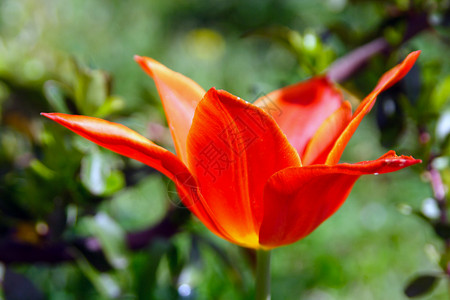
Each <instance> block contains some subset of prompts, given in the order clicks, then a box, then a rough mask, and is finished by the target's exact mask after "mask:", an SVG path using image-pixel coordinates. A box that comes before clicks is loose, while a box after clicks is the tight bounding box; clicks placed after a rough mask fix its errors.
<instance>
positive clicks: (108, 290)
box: [76, 253, 121, 299]
mask: <svg viewBox="0 0 450 300" xmlns="http://www.w3.org/2000/svg"><path fill="white" fill-rule="evenodd" d="M77 257H78V258H77V260H76V262H77V264H78V267H79V268H80V270H81V271H82V272H83V273H84V275H85V276H86V277H87V278H88V279H89V281H91V283H92V284H93V285H94V287H95V289H96V290H97V291H98V292H99V293H100V294H101V295H103V296H104V297H105V298H107V299H114V298H117V297H118V296H119V295H120V294H121V288H120V286H119V283H118V282H117V281H116V280H115V278H114V277H112V276H111V275H110V274H108V273H101V272H99V271H97V270H96V269H95V268H94V267H93V266H92V265H91V264H90V263H89V262H88V261H87V260H86V258H85V257H84V256H83V255H82V254H81V253H78V255H77Z"/></svg>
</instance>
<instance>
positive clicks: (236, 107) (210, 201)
mask: <svg viewBox="0 0 450 300" xmlns="http://www.w3.org/2000/svg"><path fill="white" fill-rule="evenodd" d="M418 56H419V51H416V52H413V53H411V54H409V55H408V56H407V57H406V59H405V60H404V61H403V62H402V63H400V64H399V65H397V66H395V67H394V68H393V69H391V70H390V71H388V72H387V73H385V74H384V75H383V76H382V77H381V79H380V80H379V82H378V84H377V86H376V87H375V89H374V90H373V91H372V92H371V93H370V94H369V95H368V96H367V97H366V98H365V99H364V100H363V101H362V102H361V104H360V105H359V107H358V108H357V109H356V111H355V112H354V113H353V114H352V110H351V106H350V103H349V102H348V101H344V99H343V96H342V94H341V92H340V91H339V90H338V89H337V88H336V87H335V86H334V85H333V83H331V82H330V80H329V79H327V77H326V76H321V77H314V78H311V79H309V80H307V81H305V82H300V83H298V84H294V85H291V86H288V87H285V88H282V89H280V90H277V91H274V92H272V93H269V94H268V95H266V96H264V97H261V98H260V99H258V100H256V102H255V103H253V104H251V103H248V102H246V101H244V100H242V99H241V98H239V97H236V96H234V95H232V94H230V93H228V92H226V91H223V90H216V89H215V88H211V89H210V90H208V91H207V92H205V91H204V90H203V89H202V88H201V87H200V86H199V85H198V84H197V83H195V82H194V81H192V80H191V79H189V78H187V77H185V76H183V75H181V74H179V73H176V72H174V71H172V70H170V69H168V68H167V67H165V66H164V65H162V64H160V63H159V62H157V61H155V60H153V59H151V58H147V57H139V56H136V57H135V59H136V61H137V62H138V63H139V64H140V65H141V67H142V68H143V69H144V70H145V71H146V72H147V73H148V74H149V75H150V76H151V77H152V78H153V80H154V81H155V83H156V87H157V89H158V92H159V95H160V97H161V100H162V104H163V106H164V110H165V113H166V117H167V121H168V125H169V128H170V130H171V133H172V138H173V141H174V145H175V150H176V155H175V154H173V153H171V152H170V151H168V150H166V149H164V148H162V147H160V146H158V145H156V144H154V143H152V142H151V141H149V140H147V139H146V138H144V137H143V136H141V135H139V134H138V133H136V132H134V131H132V130H130V129H128V128H126V127H125V126H123V125H120V124H116V123H111V122H108V121H105V120H101V119H96V118H92V117H87V116H77V115H67V114H60V113H43V115H44V116H46V117H48V118H50V119H52V120H54V121H56V122H58V123H59V124H61V125H63V126H65V127H67V128H68V129H70V130H72V131H74V132H75V133H77V134H79V135H81V136H83V137H85V138H87V139H89V140H91V141H93V142H94V143H96V144H98V145H100V146H103V147H105V148H107V149H110V150H112V151H114V152H117V153H119V154H121V155H124V156H127V157H130V158H133V159H136V160H138V161H140V162H142V163H144V164H147V165H149V166H150V167H152V168H155V169H157V170H159V171H160V172H161V173H163V174H165V175H166V176H168V177H169V178H170V179H171V180H173V181H174V182H175V185H176V187H177V190H178V193H179V196H180V199H181V201H182V202H183V204H184V205H185V206H186V207H187V208H188V209H190V210H191V211H192V213H193V214H194V215H195V216H196V217H197V218H198V219H200V220H201V221H202V222H203V224H204V225H205V226H206V227H207V228H209V229H210V230H211V231H212V232H213V233H215V234H216V235H218V236H219V237H221V238H224V239H226V240H228V241H230V242H232V243H234V244H237V245H240V246H243V247H248V248H253V249H257V250H260V251H259V252H261V253H263V254H261V255H262V256H264V255H265V254H264V253H266V252H267V250H270V249H273V248H276V247H280V246H283V245H288V244H291V243H294V242H296V241H298V240H300V239H302V238H304V237H305V236H307V235H309V234H310V233H311V232H312V231H314V230H315V229H316V228H317V227H318V226H319V225H320V224H321V223H322V222H324V221H325V220H326V219H327V218H328V217H330V216H331V215H332V214H334V213H335V212H336V211H337V209H338V208H339V207H340V206H341V205H342V203H343V202H344V201H345V199H346V198H347V196H348V194H349V193H350V191H351V189H352V186H353V185H354V183H355V182H356V180H357V179H358V178H359V177H360V176H361V175H366V174H381V173H388V172H393V171H397V170H400V169H402V168H405V167H407V166H410V165H413V164H416V163H419V162H420V160H417V159H414V158H412V157H410V156H397V155H396V154H395V152H394V151H389V152H387V153H386V154H385V155H383V156H381V157H380V158H378V159H376V160H372V161H364V162H359V163H352V164H350V163H339V160H340V157H341V155H342V152H343V151H344V149H345V147H346V145H347V143H348V141H349V140H350V138H351V136H352V135H353V133H354V132H355V130H356V128H357V127H358V125H359V124H360V122H361V120H362V119H363V117H364V116H365V115H366V114H367V113H368V112H369V111H370V110H371V108H372V107H373V105H374V103H375V100H376V97H377V96H378V95H379V94H380V93H381V92H382V91H384V90H385V89H387V88H389V87H390V86H392V85H393V84H395V83H396V82H397V81H399V80H400V79H401V78H402V77H403V76H404V75H405V74H406V73H407V72H408V71H409V70H410V69H411V67H412V66H413V64H414V62H415V61H416V59H417V57H418ZM259 252H258V253H259ZM263 260H264V258H263ZM265 260H266V261H267V260H268V258H267V255H266V258H265ZM261 269H264V266H262V267H261ZM261 272H264V271H261ZM258 276H260V275H258ZM261 276H262V277H264V276H266V275H261ZM266 278H267V277H266ZM261 280H264V279H261Z"/></svg>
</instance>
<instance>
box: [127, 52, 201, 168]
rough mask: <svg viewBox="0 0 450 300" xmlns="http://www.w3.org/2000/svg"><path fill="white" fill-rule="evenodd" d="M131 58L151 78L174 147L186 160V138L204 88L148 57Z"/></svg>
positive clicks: (185, 160)
mask: <svg viewBox="0 0 450 300" xmlns="http://www.w3.org/2000/svg"><path fill="white" fill-rule="evenodd" d="M135 60H136V61H137V62H138V63H139V64H140V65H141V67H142V68H143V69H144V70H145V71H146V72H147V74H148V75H150V76H151V77H152V78H153V80H154V81H155V84H156V88H157V89H158V93H159V96H160V97H161V101H162V103H163V106H164V111H165V113H166V117H167V123H168V124H169V128H170V131H171V132H172V137H173V141H174V143H175V150H176V151H177V155H178V157H179V158H180V159H181V160H182V161H183V162H184V163H185V164H187V153H186V139H187V135H188V133H189V128H191V123H192V118H193V117H194V112H195V108H196V107H197V104H198V102H199V101H200V100H201V99H202V98H203V95H204V94H205V91H204V90H203V89H202V88H201V87H200V86H199V85H198V84H197V83H195V82H194V81H193V80H192V79H190V78H188V77H186V76H184V75H182V74H180V73H177V72H175V71H172V70H171V69H169V68H167V67H166V66H164V65H162V64H160V63H159V62H157V61H156V60H153V59H151V58H149V57H141V56H135Z"/></svg>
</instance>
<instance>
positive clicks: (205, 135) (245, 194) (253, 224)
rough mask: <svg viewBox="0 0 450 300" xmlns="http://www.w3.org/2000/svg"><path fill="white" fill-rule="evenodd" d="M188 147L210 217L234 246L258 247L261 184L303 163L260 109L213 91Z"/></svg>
mask: <svg viewBox="0 0 450 300" xmlns="http://www.w3.org/2000/svg"><path fill="white" fill-rule="evenodd" d="M187 145H188V154H189V169H190V170H191V171H192V172H193V173H194V175H195V177H196V178H197V181H198V184H199V188H200V192H201V193H202V195H203V196H204V198H205V199H206V200H207V202H208V206H209V208H210V209H211V211H212V214H213V215H214V216H213V218H214V219H215V220H217V222H218V223H220V224H221V225H222V226H223V228H224V229H225V230H226V232H227V233H228V234H229V235H230V236H232V237H233V238H234V240H235V241H236V243H237V244H240V245H242V246H244V247H249V248H258V247H259V244H258V232H259V226H260V224H261V220H262V214H263V207H262V200H263V198H262V197H263V189H264V185H265V183H266V181H267V179H268V178H269V177H270V176H271V175H272V174H274V173H275V172H277V171H279V170H282V169H284V168H287V167H291V166H300V165H301V163H300V158H299V156H298V154H297V152H296V151H295V149H294V148H293V147H292V146H291V145H290V144H289V142H288V140H287V139H286V137H285V136H284V135H283V133H282V132H281V130H280V129H279V127H278V125H277V124H276V123H275V121H274V120H273V119H272V118H271V117H270V116H269V115H267V114H266V113H265V112H264V111H263V110H261V109H260V108H258V107H256V106H254V105H252V104H250V103H247V102H245V101H243V100H241V99H240V98H238V97H235V96H233V95H231V94H229V93H227V92H225V91H217V90H215V89H214V88H212V89H210V90H209V91H208V92H207V93H206V95H205V97H204V98H203V100H202V101H201V102H200V103H199V105H198V106H197V110H196V112H195V116H194V120H193V122H192V127H191V130H190V132H189V136H188V142H187Z"/></svg>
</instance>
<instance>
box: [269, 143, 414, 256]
mask: <svg viewBox="0 0 450 300" xmlns="http://www.w3.org/2000/svg"><path fill="white" fill-rule="evenodd" d="M419 162H421V161H420V160H417V159H414V158H412V157H408V156H396V155H395V152H394V151H389V152H388V153H386V154H385V155H383V156H382V157H380V158H379V159H377V160H374V161H366V162H360V163H356V164H339V165H333V166H327V165H313V166H306V167H301V168H288V169H285V170H282V171H279V172H278V173H276V174H274V175H273V176H272V177H271V178H270V179H269V180H268V182H267V185H266V187H265V189H264V219H263V223H262V225H261V230H260V244H261V245H262V246H264V247H267V248H274V247H278V246H282V245H287V244H291V243H294V242H296V241H297V240H299V239H301V238H303V237H305V236H307V235H308V234H310V233H311V232H312V231H313V230H314V229H316V228H317V226H319V225H320V224H321V223H322V222H323V221H325V220H326V219H327V218H328V217H330V216H331V215H332V214H333V213H334V212H336V210H337V209H338V208H339V207H340V206H341V205H342V204H343V202H344V201H345V199H346V198H347V196H348V194H349V193H350V191H351V189H352V187H353V184H354V183H355V181H356V180H357V179H358V178H359V177H360V176H361V175H366V174H381V173H388V172H394V171H397V170H400V169H402V168H405V167H408V166H411V165H413V164H417V163H419Z"/></svg>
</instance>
